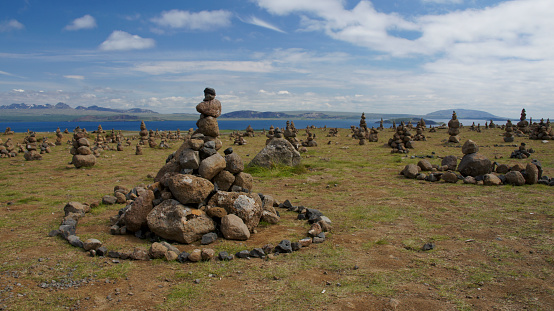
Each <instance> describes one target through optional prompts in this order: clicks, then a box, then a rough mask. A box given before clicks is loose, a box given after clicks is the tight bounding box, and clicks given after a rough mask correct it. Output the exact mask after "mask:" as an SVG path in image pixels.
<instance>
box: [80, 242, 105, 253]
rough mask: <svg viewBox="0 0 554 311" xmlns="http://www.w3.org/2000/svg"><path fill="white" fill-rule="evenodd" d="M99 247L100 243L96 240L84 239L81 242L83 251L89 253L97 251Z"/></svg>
mask: <svg viewBox="0 0 554 311" xmlns="http://www.w3.org/2000/svg"><path fill="white" fill-rule="evenodd" d="M101 246H102V242H100V241H99V240H97V239H86V240H85V241H84V242H83V249H84V250H85V251H90V250H91V249H93V250H97V249H98V248H99V247H101Z"/></svg>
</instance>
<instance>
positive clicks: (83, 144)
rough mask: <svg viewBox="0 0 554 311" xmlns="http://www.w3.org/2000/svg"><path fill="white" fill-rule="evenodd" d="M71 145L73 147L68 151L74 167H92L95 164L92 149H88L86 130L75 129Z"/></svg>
mask: <svg viewBox="0 0 554 311" xmlns="http://www.w3.org/2000/svg"><path fill="white" fill-rule="evenodd" d="M72 145H73V147H72V148H71V150H70V151H69V152H70V153H71V154H72V155H73V158H72V160H71V164H73V165H74V166H75V168H80V167H92V166H94V164H96V157H95V156H94V154H92V150H91V149H90V142H89V140H88V139H87V133H86V130H84V129H80V128H77V129H75V132H74V133H73V141H72Z"/></svg>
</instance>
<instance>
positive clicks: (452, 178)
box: [442, 172, 458, 183]
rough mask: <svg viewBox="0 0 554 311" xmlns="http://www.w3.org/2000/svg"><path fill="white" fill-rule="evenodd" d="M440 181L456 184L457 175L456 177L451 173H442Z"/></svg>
mask: <svg viewBox="0 0 554 311" xmlns="http://www.w3.org/2000/svg"><path fill="white" fill-rule="evenodd" d="M442 180H444V181H445V182H447V183H457V182H458V175H456V174H454V173H452V172H444V173H443V174H442Z"/></svg>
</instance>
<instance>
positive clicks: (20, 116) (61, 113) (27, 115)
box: [0, 103, 510, 123]
mask: <svg viewBox="0 0 554 311" xmlns="http://www.w3.org/2000/svg"><path fill="white" fill-rule="evenodd" d="M453 110H454V111H456V114H457V116H458V118H459V119H474V120H494V121H506V120H508V119H510V118H505V117H498V116H495V115H493V114H490V113H488V112H485V111H479V110H469V109H447V110H439V111H435V112H431V113H428V114H425V115H412V114H383V113H368V112H366V113H365V116H366V118H367V119H369V120H379V119H383V120H384V121H385V122H387V123H391V122H392V121H396V122H400V121H405V122H407V121H409V120H411V121H412V122H414V121H419V120H420V119H422V118H423V119H424V120H425V121H426V122H427V120H431V119H434V120H437V119H438V120H448V119H450V118H451V117H452V111H453ZM361 114H362V112H344V111H340V112H339V111H308V110H305V111H278V112H274V111H265V112H260V111H254V110H240V111H233V112H228V113H224V114H222V115H221V116H220V118H221V119H288V120H293V119H297V120H298V119H304V120H306V119H308V120H310V119H312V120H316V119H320V120H324V119H359V118H360V116H361ZM196 119H198V114H197V113H178V114H160V113H157V112H155V111H152V110H148V109H140V108H133V109H113V108H104V107H100V106H89V107H84V106H79V107H77V108H72V107H71V106H69V105H67V104H65V103H57V104H55V105H51V104H44V105H27V104H24V103H22V104H11V105H3V106H0V121H2V122H7V121H14V122H18V121H99V122H100V121H132V120H144V121H164V120H172V121H179V120H196Z"/></svg>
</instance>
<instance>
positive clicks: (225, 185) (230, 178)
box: [213, 170, 235, 191]
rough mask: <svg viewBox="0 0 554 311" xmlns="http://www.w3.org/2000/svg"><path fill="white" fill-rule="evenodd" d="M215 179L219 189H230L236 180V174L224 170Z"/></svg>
mask: <svg viewBox="0 0 554 311" xmlns="http://www.w3.org/2000/svg"><path fill="white" fill-rule="evenodd" d="M213 181H214V185H215V186H217V189H218V190H222V191H228V190H229V188H231V186H232V185H233V183H234V182H235V175H233V174H231V172H229V171H226V170H223V171H221V172H219V174H217V175H216V176H215V177H214V179H213Z"/></svg>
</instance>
